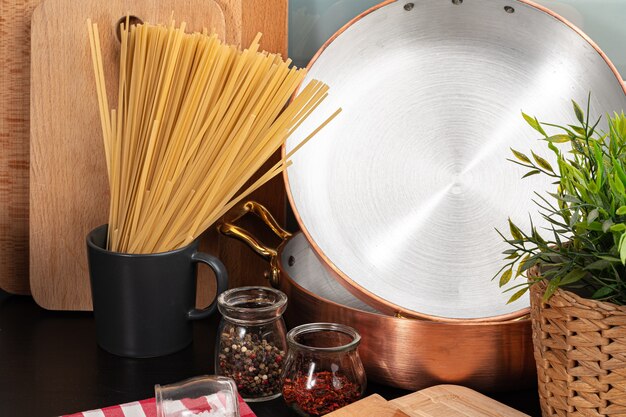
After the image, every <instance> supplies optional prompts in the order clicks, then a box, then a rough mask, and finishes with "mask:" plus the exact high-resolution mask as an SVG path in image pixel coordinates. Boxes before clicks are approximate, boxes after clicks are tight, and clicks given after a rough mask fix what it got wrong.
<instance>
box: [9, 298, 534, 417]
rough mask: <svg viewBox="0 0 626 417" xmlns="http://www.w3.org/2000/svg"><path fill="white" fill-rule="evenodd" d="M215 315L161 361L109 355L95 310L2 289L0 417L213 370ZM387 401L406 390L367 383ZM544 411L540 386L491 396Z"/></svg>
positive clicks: (121, 399)
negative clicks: (49, 305)
mask: <svg viewBox="0 0 626 417" xmlns="http://www.w3.org/2000/svg"><path fill="white" fill-rule="evenodd" d="M218 321H219V317H218V316H214V317H212V318H211V319H209V320H203V321H199V322H195V323H194V343H192V345H191V346H189V347H187V348H186V349H184V350H182V351H180V352H178V353H175V354H172V355H168V356H165V357H161V358H153V359H128V358H121V357H117V356H114V355H111V354H109V353H107V352H105V351H103V350H102V349H100V348H98V347H97V345H96V342H95V327H94V320H93V315H92V314H91V313H84V312H52V311H46V310H44V309H41V308H39V307H38V306H37V305H36V304H35V302H34V301H33V299H32V298H31V297H25V296H8V295H6V294H5V293H2V292H1V291H0V416H11V417H21V416H24V417H38V416H58V415H61V414H69V413H75V412H79V411H85V410H89V409H94V408H102V407H106V406H109V405H114V404H120V403H126V402H130V401H136V400H141V399H144V398H149V397H152V396H154V391H153V387H154V384H155V383H159V384H169V383H172V382H176V381H180V380H183V379H186V378H189V377H192V376H196V375H202V374H211V373H212V370H213V348H214V346H213V345H214V342H215V333H216V330H217V324H218ZM374 392H376V393H378V394H380V395H382V396H383V397H385V398H387V399H391V398H395V397H398V396H401V395H405V394H407V393H408V391H403V390H399V389H395V388H391V387H386V386H382V385H377V384H373V383H370V384H369V386H368V394H371V393H374ZM487 395H489V396H490V397H492V398H495V399H497V400H498V401H501V402H503V403H505V404H508V405H510V406H511V407H513V408H516V409H518V410H520V411H523V412H525V413H527V414H529V415H531V416H539V415H540V412H539V400H538V397H537V393H536V390H525V391H519V392H510V393H498V394H489V393H487ZM251 407H252V409H253V410H254V412H255V413H256V414H257V415H258V416H259V417H270V416H276V417H280V416H295V413H292V412H291V411H290V410H289V409H288V408H287V407H286V406H285V405H284V403H283V401H282V399H281V398H279V399H277V400H273V401H269V402H266V403H255V404H251Z"/></svg>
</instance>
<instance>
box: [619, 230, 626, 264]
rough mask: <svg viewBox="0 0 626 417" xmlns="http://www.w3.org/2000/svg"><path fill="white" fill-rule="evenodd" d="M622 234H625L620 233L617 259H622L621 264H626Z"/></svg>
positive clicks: (625, 251) (625, 247)
mask: <svg viewBox="0 0 626 417" xmlns="http://www.w3.org/2000/svg"><path fill="white" fill-rule="evenodd" d="M624 236H626V234H623V235H622V237H621V239H620V244H619V259H620V260H621V261H622V265H626V244H624Z"/></svg>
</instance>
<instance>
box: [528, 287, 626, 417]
mask: <svg viewBox="0 0 626 417" xmlns="http://www.w3.org/2000/svg"><path fill="white" fill-rule="evenodd" d="M545 289H546V282H545V281H544V282H540V283H538V284H536V285H533V286H532V287H531V291H530V293H531V317H532V326H533V345H534V354H535V360H536V363H537V378H538V380H539V399H540V402H541V410H542V414H543V417H552V416H558V417H591V416H593V417H600V416H611V417H626V307H624V306H618V305H615V304H612V303H606V302H599V301H594V300H590V299H585V298H581V297H579V296H577V295H576V294H574V293H572V292H569V291H564V290H562V289H558V290H557V291H556V292H555V294H554V295H553V296H552V297H551V298H550V300H548V302H547V303H543V302H542V296H543V293H544V291H545Z"/></svg>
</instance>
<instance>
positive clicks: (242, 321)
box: [215, 287, 287, 402]
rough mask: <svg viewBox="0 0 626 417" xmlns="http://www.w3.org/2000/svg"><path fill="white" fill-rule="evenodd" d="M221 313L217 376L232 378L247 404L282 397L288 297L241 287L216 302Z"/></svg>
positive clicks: (216, 361) (216, 366)
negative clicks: (285, 320)
mask: <svg viewBox="0 0 626 417" xmlns="http://www.w3.org/2000/svg"><path fill="white" fill-rule="evenodd" d="M217 306H218V309H219V311H220V313H222V321H221V323H220V327H219V330H218V336H217V346H216V349H215V373H216V374H218V375H223V376H226V377H229V378H232V379H233V380H234V381H235V383H236V384H237V389H238V390H239V394H241V396H242V397H243V399H244V400H246V401H251V402H255V401H266V400H272V399H274V398H277V397H279V396H280V395H281V388H282V383H281V382H282V379H281V376H282V375H281V374H282V372H283V361H284V358H285V353H286V351H287V342H286V337H285V334H286V329H285V322H284V321H283V318H282V315H283V313H284V312H285V309H286V308H287V296H286V295H285V294H284V293H282V292H281V291H278V290H275V289H273V288H267V287H240V288H234V289H231V290H228V291H225V292H223V293H222V294H221V295H220V296H219V297H218V299H217Z"/></svg>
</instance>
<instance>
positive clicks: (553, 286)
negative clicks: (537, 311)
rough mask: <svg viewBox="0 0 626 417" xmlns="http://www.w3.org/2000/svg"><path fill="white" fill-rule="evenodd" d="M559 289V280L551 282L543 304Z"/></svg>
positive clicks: (544, 294)
mask: <svg viewBox="0 0 626 417" xmlns="http://www.w3.org/2000/svg"><path fill="white" fill-rule="evenodd" d="M557 288H559V279H558V278H554V279H552V280H550V282H549V283H548V286H547V287H546V292H544V293H543V302H544V303H545V302H546V301H548V300H549V299H550V297H552V295H553V294H554V292H555V291H556V289H557Z"/></svg>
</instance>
